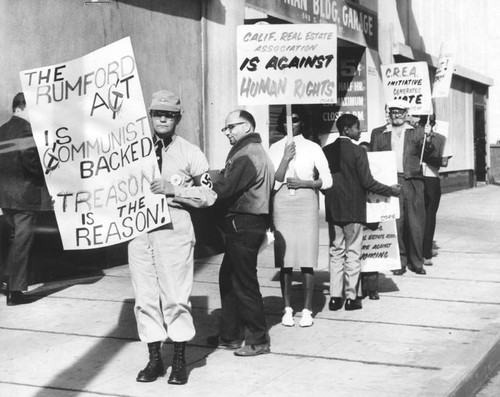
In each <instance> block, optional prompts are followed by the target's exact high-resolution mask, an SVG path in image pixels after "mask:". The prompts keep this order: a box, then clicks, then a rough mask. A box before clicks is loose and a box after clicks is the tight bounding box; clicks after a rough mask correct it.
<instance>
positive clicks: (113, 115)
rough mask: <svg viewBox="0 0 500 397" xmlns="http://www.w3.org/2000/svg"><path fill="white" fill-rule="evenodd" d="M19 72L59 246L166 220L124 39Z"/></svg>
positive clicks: (127, 235) (130, 232) (95, 241)
mask: <svg viewBox="0 0 500 397" xmlns="http://www.w3.org/2000/svg"><path fill="white" fill-rule="evenodd" d="M20 78H21V82H22V86H23V91H24V94H25V97H26V102H27V109H28V113H29V116H30V122H31V125H32V129H33V136H34V138H35V142H36V144H37V147H38V151H39V153H40V157H41V160H42V165H43V168H44V172H45V180H46V182H47V187H48V190H49V193H50V194H51V196H52V199H53V201H54V211H55V214H56V219H57V223H58V226H59V231H60V233H61V238H62V242H63V246H64V249H88V248H95V247H104V246H109V245H113V244H117V243H121V242H124V241H127V240H130V239H132V238H134V237H136V236H138V235H140V234H142V233H145V232H147V231H149V230H152V229H154V228H157V227H158V226H160V225H164V224H167V223H169V222H170V215H169V213H168V207H167V203H166V199H165V197H164V196H162V195H154V194H152V193H151V192H150V182H151V181H152V180H153V179H154V178H155V176H158V175H159V169H158V165H157V162H156V156H155V152H154V148H153V142H152V140H151V131H150V126H149V122H148V117H147V114H146V108H145V105H144V99H143V97H142V89H141V85H140V82H139V75H138V70H137V66H136V62H135V59H134V54H133V50H132V44H131V42H130V38H128V37H127V38H124V39H122V40H119V41H117V42H115V43H113V44H110V45H108V46H106V47H103V48H101V49H99V50H97V51H94V52H92V53H90V54H88V55H85V56H83V57H81V58H78V59H75V60H73V61H69V62H64V63H60V64H56V65H52V66H46V67H40V68H36V69H32V70H26V71H22V72H21V73H20Z"/></svg>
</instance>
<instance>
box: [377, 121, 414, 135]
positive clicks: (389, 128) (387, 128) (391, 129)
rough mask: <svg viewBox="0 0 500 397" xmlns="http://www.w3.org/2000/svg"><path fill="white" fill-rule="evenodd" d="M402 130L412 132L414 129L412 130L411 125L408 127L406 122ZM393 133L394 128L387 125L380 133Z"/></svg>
mask: <svg viewBox="0 0 500 397" xmlns="http://www.w3.org/2000/svg"><path fill="white" fill-rule="evenodd" d="M403 127H404V128H403V130H405V131H406V130H414V129H415V128H413V126H412V125H410V124H409V123H408V122H405V123H404V124H403ZM392 131H394V127H393V126H392V124H387V125H386V127H385V130H384V131H382V133H383V134H385V133H386V132H392Z"/></svg>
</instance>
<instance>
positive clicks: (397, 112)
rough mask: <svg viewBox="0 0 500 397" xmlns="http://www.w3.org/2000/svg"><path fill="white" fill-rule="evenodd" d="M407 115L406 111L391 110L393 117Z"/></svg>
mask: <svg viewBox="0 0 500 397" xmlns="http://www.w3.org/2000/svg"><path fill="white" fill-rule="evenodd" d="M405 113H406V110H389V114H390V115H391V116H402V115H404V114H405Z"/></svg>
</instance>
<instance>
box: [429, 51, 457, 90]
mask: <svg viewBox="0 0 500 397" xmlns="http://www.w3.org/2000/svg"><path fill="white" fill-rule="evenodd" d="M453 68H454V63H453V54H452V51H451V49H450V48H449V46H447V45H446V44H445V43H443V44H442V45H441V51H440V54H439V60H438V66H437V70H436V76H435V77H434V84H433V86H432V97H433V98H440V97H447V96H448V94H449V93H450V86H451V78H452V76H453Z"/></svg>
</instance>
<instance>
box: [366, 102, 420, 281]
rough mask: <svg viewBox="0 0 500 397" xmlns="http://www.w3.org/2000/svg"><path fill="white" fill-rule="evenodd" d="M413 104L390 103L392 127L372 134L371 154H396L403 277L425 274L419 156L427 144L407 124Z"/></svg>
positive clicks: (398, 229) (397, 221)
mask: <svg viewBox="0 0 500 397" xmlns="http://www.w3.org/2000/svg"><path fill="white" fill-rule="evenodd" d="M409 108H410V104H409V103H408V102H407V101H404V100H400V99H394V100H391V101H389V102H388V103H387V109H388V111H389V124H388V125H387V126H386V128H384V129H376V130H373V131H372V134H371V140H370V145H371V148H372V151H374V152H377V151H385V150H392V151H394V152H395V153H396V167H397V172H398V184H400V185H401V186H402V187H401V194H400V196H399V214H400V215H399V219H397V220H396V225H397V231H398V243H399V256H400V258H401V269H397V270H394V271H393V274H394V275H402V274H404V273H405V272H406V268H408V269H410V270H412V271H413V272H415V273H416V274H421V275H423V274H426V271H425V269H424V268H423V264H424V256H423V245H422V244H423V240H424V227H425V205H424V179H423V174H422V167H421V164H420V153H421V150H422V145H423V142H424V136H425V134H424V129H423V127H421V126H416V127H413V126H411V125H410V124H409V123H407V122H406V120H407V116H408V109H409Z"/></svg>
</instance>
